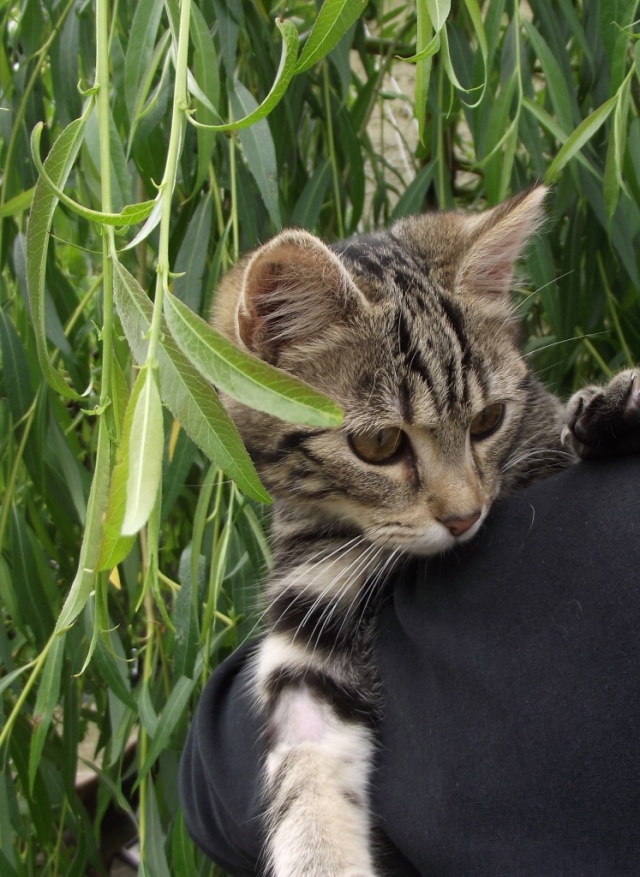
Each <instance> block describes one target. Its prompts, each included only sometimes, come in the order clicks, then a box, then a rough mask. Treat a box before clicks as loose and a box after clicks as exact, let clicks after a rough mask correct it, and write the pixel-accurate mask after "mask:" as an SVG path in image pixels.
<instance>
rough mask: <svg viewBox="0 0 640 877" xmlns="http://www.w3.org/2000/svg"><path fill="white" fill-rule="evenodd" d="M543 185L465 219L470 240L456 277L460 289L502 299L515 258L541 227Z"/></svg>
mask: <svg viewBox="0 0 640 877" xmlns="http://www.w3.org/2000/svg"><path fill="white" fill-rule="evenodd" d="M546 194H547V189H546V187H545V186H536V187H535V188H534V189H528V190H527V191H526V192H522V193H521V194H520V195H516V196H515V197H514V198H510V199H509V200H508V201H504V202H503V203H502V204H499V205H498V206H497V207H494V208H492V209H491V210H485V211H484V212H483V213H479V214H478V215H477V216H469V217H466V218H465V220H464V223H465V227H464V231H465V232H466V234H467V236H468V240H469V245H468V247H467V250H466V252H465V254H464V256H463V257H462V259H461V261H460V265H459V269H458V273H457V277H456V281H457V283H456V285H457V286H458V288H460V289H462V290H465V291H466V290H469V291H470V292H479V293H481V294H484V295H491V296H494V297H495V296H501V295H504V294H506V293H508V292H509V291H510V288H511V283H512V281H513V272H514V265H515V262H516V259H517V258H518V256H520V254H521V253H522V251H523V249H524V247H525V244H526V243H527V241H528V240H529V238H530V237H531V235H532V234H533V233H534V232H535V231H536V230H537V229H538V228H539V227H540V225H541V224H542V221H543V218H544V214H543V202H544V199H545V196H546Z"/></svg>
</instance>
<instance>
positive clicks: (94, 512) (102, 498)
mask: <svg viewBox="0 0 640 877" xmlns="http://www.w3.org/2000/svg"><path fill="white" fill-rule="evenodd" d="M110 471H111V443H110V440H109V434H108V431H107V427H106V424H105V422H104V415H102V416H101V420H100V426H99V429H98V452H97V455H96V464H95V472H94V476H93V481H92V482H91V492H90V493H89V502H88V503H87V523H86V525H85V530H84V535H83V537H82V545H81V546H80V557H79V559H78V569H77V572H76V575H75V577H74V579H73V582H72V584H71V589H70V591H69V593H68V595H67V599H66V600H65V602H64V606H63V607H62V612H61V613H60V616H59V618H58V621H57V623H56V633H61V632H62V631H63V630H65V629H66V628H67V627H69V625H70V624H72V623H73V621H75V619H76V618H77V617H78V615H79V614H80V612H82V610H83V609H84V606H85V604H86V602H87V600H88V599H89V595H90V594H91V592H92V591H93V590H94V588H95V585H96V564H97V560H98V554H99V551H100V541H101V535H102V524H103V520H104V513H105V510H106V505H107V494H108V489H109V475H110Z"/></svg>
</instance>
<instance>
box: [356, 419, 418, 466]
mask: <svg viewBox="0 0 640 877" xmlns="http://www.w3.org/2000/svg"><path fill="white" fill-rule="evenodd" d="M404 437H405V436H404V433H403V431H402V430H401V429H398V427H397V426H387V427H385V428H384V429H379V430H378V431H377V432H356V433H352V434H351V435H350V436H349V441H350V442H351V447H352V448H353V450H354V451H355V452H356V454H357V455H358V456H359V457H360V458H361V459H363V460H365V461H366V462H367V463H386V462H388V461H389V460H390V459H391V458H392V457H393V456H395V454H397V452H398V451H399V450H400V448H401V446H402V444H403V442H404Z"/></svg>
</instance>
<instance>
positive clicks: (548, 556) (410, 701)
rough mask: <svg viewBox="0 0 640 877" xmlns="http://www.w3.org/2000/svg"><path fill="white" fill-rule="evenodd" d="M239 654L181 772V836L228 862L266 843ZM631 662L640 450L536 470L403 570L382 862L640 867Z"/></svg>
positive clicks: (452, 872) (542, 873)
mask: <svg viewBox="0 0 640 877" xmlns="http://www.w3.org/2000/svg"><path fill="white" fill-rule="evenodd" d="M247 654H248V652H247V650H244V651H241V652H239V653H236V655H234V656H233V657H232V658H231V659H230V660H229V661H227V662H226V663H225V664H223V665H222V667H220V668H219V669H218V670H217V671H216V673H215V674H214V675H213V677H212V679H211V680H210V682H209V684H208V686H207V688H206V690H205V692H204V694H203V697H202V699H201V702H200V705H199V707H198V711H197V714H196V716H195V719H194V722H193V725H192V728H191V732H190V735H189V740H188V743H187V747H186V749H185V752H184V756H183V760H182V773H181V799H182V806H183V808H184V815H185V819H186V823H187V826H188V829H189V832H190V834H191V836H192V838H193V839H194V840H195V842H196V843H197V844H198V845H199V846H200V847H201V848H202V849H203V850H204V851H205V852H206V853H207V854H208V855H209V856H210V857H211V858H212V859H214V860H215V861H216V862H218V863H219V864H220V865H221V866H222V867H224V868H225V869H226V870H227V871H228V872H229V873H230V874H231V875H233V877H248V875H250V874H253V873H256V872H257V871H256V869H257V867H258V866H257V865H256V862H257V861H258V857H259V853H260V849H261V844H262V834H261V828H260V808H261V804H260V792H259V779H258V776H259V766H260V762H261V758H262V754H263V753H262V744H261V740H260V727H259V722H258V721H257V718H256V716H255V715H254V714H253V712H252V710H251V706H250V697H249V696H248V694H247V686H246V679H245V676H244V675H243V674H244V673H245V671H244V670H243V667H245V666H246V659H247ZM639 665H640V460H639V459H638V458H637V457H636V458H627V459H623V460H618V461H612V462H609V463H590V464H579V465H577V466H574V467H572V468H571V469H569V470H567V471H566V472H564V473H562V474H561V475H559V476H555V477H553V478H550V479H547V480H546V481H544V482H540V483H539V484H537V485H534V486H533V487H532V488H529V489H528V490H526V491H523V492H522V493H520V494H518V495H517V496H515V497H513V498H510V499H507V500H504V501H502V502H500V503H498V504H497V505H496V507H495V508H494V510H493V511H492V514H491V516H490V518H489V520H488V521H487V523H486V525H485V527H484V528H483V530H482V532H481V533H479V534H478V536H477V537H476V538H475V539H474V540H473V542H471V543H470V544H469V545H468V546H465V547H464V549H463V550H461V551H459V552H456V553H455V554H450V555H446V556H444V557H442V558H434V559H430V560H429V561H428V562H425V561H420V562H412V563H411V564H410V565H408V566H407V567H406V568H405V570H404V572H403V573H402V574H399V575H398V576H397V580H396V581H395V582H394V586H393V589H392V591H391V593H390V595H389V597H388V598H387V600H386V601H385V603H384V605H383V607H382V610H381V612H380V618H379V628H378V667H379V672H380V677H381V683H382V691H383V715H382V721H381V725H380V745H379V752H378V761H377V764H376V766H375V770H374V774H373V779H372V809H373V814H374V819H375V822H376V826H377V831H378V834H379V837H380V843H381V849H383V850H385V851H388V854H387V855H385V856H383V861H384V872H383V873H385V874H388V875H396V877H417V875H420V874H424V875H432V874H434V875H438V877H460V875H465V877H467V875H468V877H489V875H490V877H502V875H504V877H547V875H548V877H637V874H639V873H640V830H639V829H638V825H637V818H638V813H639V812H640V733H639V732H638V728H639V727H640V686H639V685H638V677H639V673H638V670H639Z"/></svg>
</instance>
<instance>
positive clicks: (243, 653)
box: [180, 646, 264, 877]
mask: <svg viewBox="0 0 640 877" xmlns="http://www.w3.org/2000/svg"><path fill="white" fill-rule="evenodd" d="M251 651H252V648H251V646H245V647H244V648H242V649H238V651H237V652H235V653H234V654H233V655H231V657H230V658H228V659H227V660H226V661H225V662H224V663H223V664H221V665H220V666H219V667H218V668H217V669H216V671H215V672H214V673H213V675H212V676H211V679H210V680H209V682H208V683H207V685H206V687H205V690H204V692H203V694H202V697H201V698H200V702H199V704H198V709H197V712H196V715H195V717H194V720H193V723H192V725H191V728H190V731H189V735H188V738H187V743H186V746H185V749H184V752H183V754H182V760H181V766H180V803H181V806H182V809H183V813H184V818H185V822H186V825H187V829H188V831H189V834H190V835H191V837H192V838H193V840H194V841H195V843H196V844H197V845H198V846H199V847H200V849H202V850H203V851H204V852H205V853H206V854H207V855H208V856H209V858H211V859H213V861H214V862H216V863H217V864H218V865H220V867H222V868H224V869H225V870H226V871H227V872H228V873H229V874H230V875H232V877H250V875H252V874H254V873H255V872H256V867H257V865H256V863H257V861H258V859H259V856H260V850H261V846H262V840H263V838H262V825H261V794H260V781H259V774H260V765H261V763H262V759H263V756H264V747H263V745H262V736H261V727H260V722H259V719H258V717H257V715H256V710H255V707H254V705H253V703H252V698H251V695H250V692H249V685H248V679H247V678H246V677H247V675H248V674H247V672H246V670H247V664H248V660H249V657H250V655H251Z"/></svg>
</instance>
